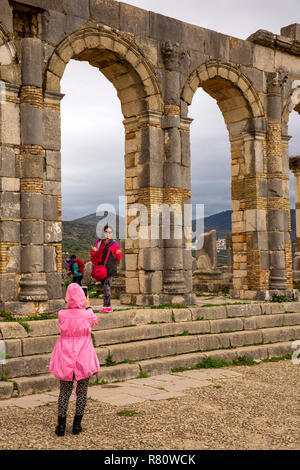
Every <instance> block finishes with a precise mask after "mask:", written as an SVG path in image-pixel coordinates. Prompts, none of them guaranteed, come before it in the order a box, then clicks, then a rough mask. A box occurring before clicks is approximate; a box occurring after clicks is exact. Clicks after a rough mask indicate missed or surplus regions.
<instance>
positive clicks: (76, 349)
mask: <svg viewBox="0 0 300 470" xmlns="http://www.w3.org/2000/svg"><path fill="white" fill-rule="evenodd" d="M66 301H67V304H68V308H67V309H66V310H60V311H59V312H58V320H59V330H60V337H59V338H58V340H57V341H56V344H55V346H54V349H53V351H52V355H51V359H50V365H49V371H50V372H51V374H53V375H54V376H55V377H57V378H58V379H59V380H60V394H59V397H58V424H57V427H56V430H55V433H56V434H57V435H58V436H63V435H64V433H65V427H66V416H67V409H68V404H69V399H70V396H71V393H72V388H73V381H74V379H75V381H77V382H75V392H76V395H77V399H76V413H75V417H74V422H73V430H72V432H73V434H79V432H81V431H82V428H81V424H80V423H81V419H82V416H83V413H84V409H85V406H86V401H87V389H88V382H89V377H90V376H92V375H94V374H96V373H97V372H98V371H99V369H100V365H99V361H98V357H97V354H96V351H95V349H94V346H93V342H92V337H91V330H92V327H93V326H94V325H96V324H97V323H98V318H97V317H96V315H95V314H94V312H93V310H92V309H91V308H90V307H89V300H88V299H87V298H86V297H85V294H84V291H83V289H82V287H81V286H79V284H76V283H72V284H70V285H69V286H68V288H67V293H66ZM76 385H77V387H76Z"/></svg>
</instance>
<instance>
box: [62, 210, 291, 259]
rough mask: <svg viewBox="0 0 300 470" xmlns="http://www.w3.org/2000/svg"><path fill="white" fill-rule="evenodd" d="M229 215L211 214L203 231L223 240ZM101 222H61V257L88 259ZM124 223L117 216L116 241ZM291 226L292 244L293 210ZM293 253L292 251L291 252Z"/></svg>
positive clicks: (86, 219)
mask: <svg viewBox="0 0 300 470" xmlns="http://www.w3.org/2000/svg"><path fill="white" fill-rule="evenodd" d="M231 214H232V211H230V210H228V211H223V212H220V213H218V214H213V215H210V216H208V217H205V218H204V231H205V232H209V231H210V230H216V231H217V239H220V238H225V237H226V233H227V232H231ZM113 217H114V215H113V214H109V216H108V219H107V220H108V223H110V221H112V220H113ZM99 220H101V218H100V217H97V216H95V214H90V215H87V216H85V217H81V218H80V219H76V220H73V221H70V222H63V252H64V254H63V256H64V257H67V256H70V255H71V254H73V253H74V254H77V255H78V256H82V257H87V258H89V252H90V247H91V244H93V243H95V240H96V238H97V235H96V229H95V227H96V225H97V223H98V222H99ZM120 221H121V223H123V222H124V218H123V217H118V216H117V237H116V238H117V239H118V232H119V231H118V226H119V222H120ZM291 226H292V232H291V237H292V242H293V245H295V243H296V225H295V209H291ZM192 227H193V230H195V228H196V223H195V221H193V224H192ZM293 251H294V250H293Z"/></svg>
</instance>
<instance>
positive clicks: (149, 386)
mask: <svg viewBox="0 0 300 470" xmlns="http://www.w3.org/2000/svg"><path fill="white" fill-rule="evenodd" d="M299 372H300V365H294V364H293V363H292V362H291V361H290V360H284V361H280V362H274V363H260V364H259V365H256V366H241V367H229V368H227V367H226V368H222V369H207V370H193V371H185V372H181V373H177V374H171V375H166V374H165V375H160V376H153V377H149V378H147V379H134V380H128V381H126V382H120V383H115V384H108V385H104V386H92V387H89V392H88V396H89V399H88V404H87V409H86V413H85V416H84V419H83V423H82V424H83V429H84V430H83V432H82V433H81V434H80V435H79V436H73V435H72V434H71V426H72V418H73V415H74V407H75V403H74V398H73V397H72V400H71V402H70V406H69V415H68V422H67V431H66V435H65V436H64V437H63V438H58V437H56V435H55V434H54V429H55V425H56V420H57V394H58V392H56V391H55V392H49V393H43V394H37V395H32V396H26V397H22V398H13V399H10V400H3V401H0V407H1V412H0V430H1V432H0V449H170V450H173V449H184V450H186V449H299V448H300V445H299V443H300V418H299V396H298V394H299V386H300V374H299ZM124 409H126V410H131V411H134V412H135V414H134V415H133V416H119V415H118V414H117V413H118V412H119V411H121V410H124Z"/></svg>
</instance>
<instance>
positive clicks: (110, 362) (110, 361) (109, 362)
mask: <svg viewBox="0 0 300 470" xmlns="http://www.w3.org/2000/svg"><path fill="white" fill-rule="evenodd" d="M116 364H117V363H116V362H115V361H113V358H112V355H111V354H109V355H108V356H107V358H106V360H105V366H106V367H110V366H115V365H116Z"/></svg>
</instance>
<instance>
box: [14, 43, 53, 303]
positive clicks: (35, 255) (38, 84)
mask: <svg viewBox="0 0 300 470" xmlns="http://www.w3.org/2000/svg"><path fill="white" fill-rule="evenodd" d="M21 70H22V87H21V90H20V112H21V119H20V120H21V148H20V173H21V277H20V292H19V299H20V300H23V301H43V300H48V294H47V283H46V276H45V272H44V247H43V242H44V224H43V172H44V164H45V152H44V149H43V135H42V108H43V92H42V43H41V41H40V39H38V38H29V37H27V38H23V39H21Z"/></svg>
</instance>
